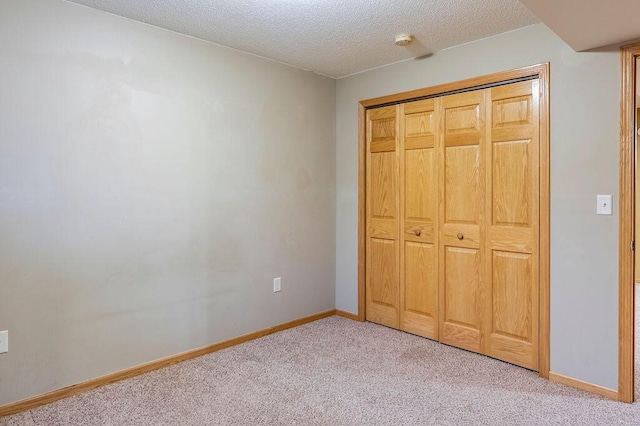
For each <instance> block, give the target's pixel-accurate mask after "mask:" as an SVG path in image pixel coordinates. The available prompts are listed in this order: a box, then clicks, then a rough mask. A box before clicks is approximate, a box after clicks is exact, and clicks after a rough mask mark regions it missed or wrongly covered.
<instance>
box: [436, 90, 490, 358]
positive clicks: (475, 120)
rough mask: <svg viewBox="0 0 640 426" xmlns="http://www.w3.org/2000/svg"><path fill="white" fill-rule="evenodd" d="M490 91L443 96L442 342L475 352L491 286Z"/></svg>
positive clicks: (481, 346)
mask: <svg viewBox="0 0 640 426" xmlns="http://www.w3.org/2000/svg"><path fill="white" fill-rule="evenodd" d="M485 95H486V91H485V90H478V91H473V92H467V93H461V94H456V95H450V96H445V97H443V98H442V100H441V102H442V107H441V120H442V125H441V128H442V131H441V132H440V137H441V138H442V141H441V143H440V150H439V151H440V173H439V176H440V182H439V198H440V221H439V222H440V229H439V231H440V244H439V247H440V251H439V260H440V268H439V275H440V280H439V281H440V323H439V324H440V341H442V342H444V343H447V344H450V345H453V346H458V347H460V348H464V349H468V350H472V351H475V352H483V351H484V340H483V338H482V329H483V311H484V309H485V306H486V303H485V298H486V290H485V288H484V286H485V280H484V268H483V261H484V256H483V251H484V249H483V247H482V244H481V241H483V233H484V216H485V213H484V210H485V203H484V200H485V172H484V161H483V159H484V148H485V137H486V136H485V133H486V132H485Z"/></svg>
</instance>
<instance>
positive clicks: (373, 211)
mask: <svg viewBox="0 0 640 426" xmlns="http://www.w3.org/2000/svg"><path fill="white" fill-rule="evenodd" d="M397 109H398V107H395V106H393V107H386V108H377V109H373V110H370V111H367V116H366V120H367V164H366V168H367V179H366V185H367V187H366V193H367V206H366V219H367V227H366V232H367V239H366V240H367V246H366V252H367V256H366V270H367V274H366V287H367V288H366V307H365V309H366V319H367V320H369V321H373V322H376V323H379V324H383V325H387V326H390V327H396V328H397V327H398V325H399V321H398V306H399V289H398V269H399V268H398V261H399V254H398V252H399V249H398V216H399V215H398V210H399V206H398V202H399V200H398V155H397V139H398V138H397V135H398V128H397V126H398V123H397Z"/></svg>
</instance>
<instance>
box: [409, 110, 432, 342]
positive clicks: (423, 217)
mask: <svg viewBox="0 0 640 426" xmlns="http://www.w3.org/2000/svg"><path fill="white" fill-rule="evenodd" d="M436 115H437V114H436V111H435V105H434V100H433V99H428V100H424V101H418V102H410V103H407V104H404V105H401V106H400V329H401V330H404V331H408V332H409V333H414V334H418V335H420V336H424V337H428V338H431V339H437V338H438V273H437V271H438V256H437V252H438V245H437V241H438V232H437V229H438V195H437V190H436V188H437V177H438V174H437V153H436V148H435V140H436V138H435V135H436V134H437V133H438V124H439V123H438V120H437V117H436Z"/></svg>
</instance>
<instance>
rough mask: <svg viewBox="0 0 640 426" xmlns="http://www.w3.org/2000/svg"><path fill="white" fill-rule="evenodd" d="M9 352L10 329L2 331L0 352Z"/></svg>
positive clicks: (0, 334) (0, 332)
mask: <svg viewBox="0 0 640 426" xmlns="http://www.w3.org/2000/svg"><path fill="white" fill-rule="evenodd" d="M7 352H9V331H7V330H5V331H0V354H6V353H7Z"/></svg>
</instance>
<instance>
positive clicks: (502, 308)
mask: <svg viewBox="0 0 640 426" xmlns="http://www.w3.org/2000/svg"><path fill="white" fill-rule="evenodd" d="M538 84H539V83H538V80H532V81H524V82H520V83H512V84H508V85H504V86H498V87H494V88H492V89H487V92H488V94H489V96H488V98H487V102H488V103H487V123H488V124H489V125H488V126H487V141H488V143H487V150H486V155H487V162H486V164H487V167H488V170H489V172H488V173H487V176H486V178H487V184H486V186H487V188H488V196H487V203H486V222H487V229H486V239H485V243H486V253H487V257H486V281H487V282H489V283H490V285H489V286H488V287H489V289H490V290H491V294H490V297H491V299H490V300H489V301H488V302H489V303H488V306H487V308H486V311H487V315H486V324H485V330H486V335H487V343H486V351H485V353H486V354H487V355H489V356H492V357H494V358H498V359H502V360H504V361H508V362H511V363H513V364H517V365H521V366H523V367H526V368H529V369H532V370H537V369H538V313H539V308H538V295H539V272H538V271H539V257H540V253H539V240H540V229H539V226H540V219H539V214H540V206H539V200H540V184H539V182H540V178H539V169H540V164H539V162H540V148H539V105H538V103H539V101H538V99H539V86H538Z"/></svg>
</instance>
